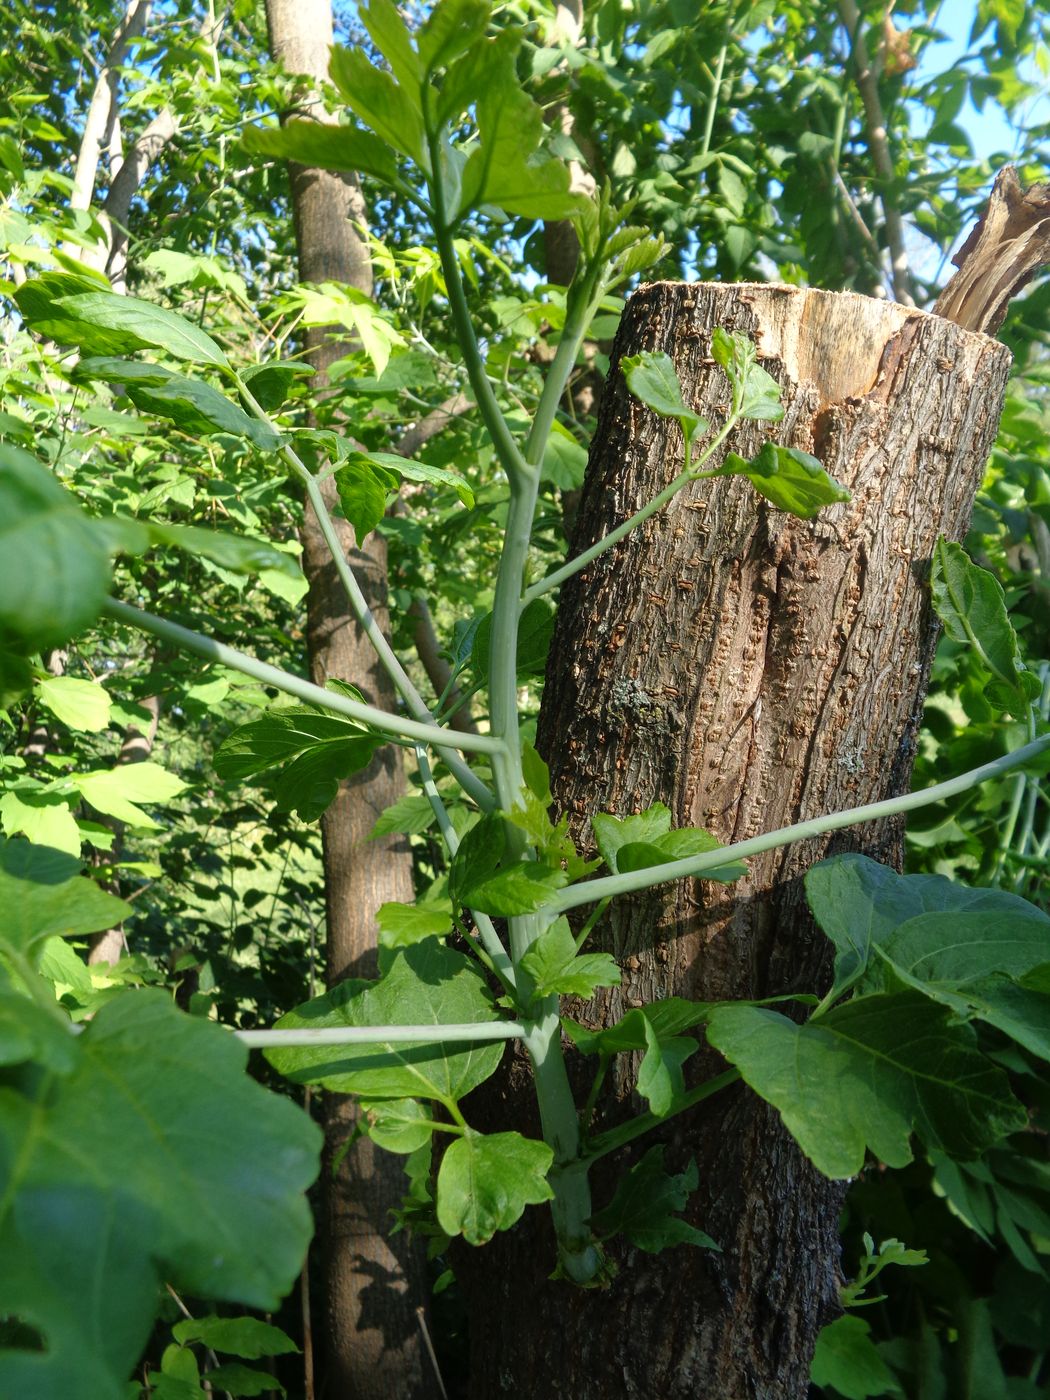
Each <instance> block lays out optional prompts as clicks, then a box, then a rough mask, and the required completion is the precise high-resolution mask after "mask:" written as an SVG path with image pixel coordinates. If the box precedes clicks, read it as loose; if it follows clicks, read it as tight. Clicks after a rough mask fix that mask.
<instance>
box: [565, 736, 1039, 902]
mask: <svg viewBox="0 0 1050 1400" xmlns="http://www.w3.org/2000/svg"><path fill="white" fill-rule="evenodd" d="M1047 748H1050V734H1046V735H1044V736H1043V737H1042V738H1041V739H1036V740H1035V741H1034V743H1031V744H1026V745H1025V746H1024V748H1022V749H1017V750H1016V751H1015V752H1014V753H1011V754H1006V755H1004V756H1003V757H1002V758H997V759H994V760H993V761H992V762H991V763H984V764H982V765H981V766H980V767H979V768H972V769H970V771H969V772H968V773H962V774H960V775H959V777H957V778H949V779H948V781H947V782H943V783H936V784H935V785H934V786H933V787H928V788H923V789H922V791H921V792H909V793H905V794H904V795H903V796H901V797H889V798H886V799H885V801H883V802H870V803H867V804H866V805H864V806H862V807H850V808H848V809H847V810H846V811H845V812H829V813H825V814H824V815H823V816H820V817H812V818H811V819H810V820H809V821H804V822H796V823H795V824H794V825H793V826H785V827H781V828H780V830H779V831H769V832H766V833H765V834H764V835H762V836H752V837H751V838H750V839H749V840H747V841H737V842H734V844H733V845H731V846H720V847H719V848H718V849H717V850H716V851H706V852H704V854H703V855H698V856H687V857H686V858H685V859H683V860H672V861H668V862H667V863H666V864H664V865H652V866H650V867H649V868H648V869H646V870H633V871H629V872H628V873H627V874H625V875H607V876H605V877H604V878H603V879H600V880H587V881H584V882H583V883H582V884H579V885H570V886H569V888H568V889H565V890H562V891H560V892H559V893H558V894H556V895H555V896H554V897H553V898H552V900H551V902H550V904H548V905H546V906H545V907H544V910H543V913H544V915H545V916H547V917H556V916H557V915H559V914H564V913H565V912H566V910H568V909H575V908H577V907H578V906H579V905H581V904H590V903H591V902H592V901H593V900H596V899H610V898H613V897H614V896H616V895H621V894H634V893H636V892H637V891H638V890H647V889H651V888H652V887H653V886H654V885H663V884H666V883H667V882H668V881H671V880H684V879H686V878H687V877H688V876H702V875H703V873H704V871H705V870H713V869H716V868H717V867H718V866H720V865H727V864H728V863H729V862H730V861H734V860H744V859H746V858H747V857H748V856H757V855H761V854H762V853H763V852H764V851H772V850H775V849H776V848H777V847H778V846H790V845H791V844H792V843H793V842H795V841H807V840H810V839H811V838H812V837H815V836H825V835H827V833H828V832H829V831H841V830H842V828H843V827H846V826H859V825H860V824H861V823H862V822H873V821H881V820H883V819H884V818H886V817H896V816H899V815H900V814H901V813H903V812H914V811H916V810H918V809H919V808H920V807H928V806H929V805H930V804H931V803H933V802H942V801H944V799H945V798H946V797H957V796H958V795H959V793H961V792H968V791H969V790H970V788H973V787H977V786H978V784H979V783H985V782H988V781H989V780H990V779H992V778H999V777H1002V775H1003V774H1004V773H1008V772H1010V770H1011V769H1013V768H1017V767H1019V765H1020V764H1022V763H1027V762H1029V760H1030V759H1033V758H1035V757H1037V756H1038V755H1039V754H1041V753H1043V752H1044V751H1045V750H1046V749H1047Z"/></svg>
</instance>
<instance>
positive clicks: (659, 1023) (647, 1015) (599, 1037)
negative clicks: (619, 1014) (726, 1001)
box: [562, 997, 719, 1055]
mask: <svg viewBox="0 0 1050 1400" xmlns="http://www.w3.org/2000/svg"><path fill="white" fill-rule="evenodd" d="M717 1005H719V1003H718V1002H706V1001H686V1000H685V999H684V998H683V997H666V998H664V999H663V1000H662V1001H651V1002H650V1003H649V1005H648V1006H639V1007H635V1008H634V1010H632V1011H628V1013H627V1015H626V1016H624V1017H623V1019H622V1020H620V1021H617V1022H616V1024H615V1025H613V1026H606V1027H605V1028H604V1029H603V1030H597V1031H592V1030H588V1029H587V1028H586V1027H585V1026H581V1025H580V1024H579V1023H578V1022H576V1021H571V1020H569V1019H568V1018H566V1019H565V1020H563V1023H562V1024H563V1025H564V1027H565V1030H566V1033H567V1034H568V1035H569V1037H570V1039H571V1040H572V1041H573V1043H574V1045H575V1046H576V1048H577V1050H580V1051H582V1053H583V1054H584V1055H599V1054H600V1055H618V1054H620V1053H621V1052H623V1051H629V1050H645V1049H647V1048H648V1045H649V1035H650V1029H651V1030H652V1031H653V1032H655V1034H656V1037H657V1039H658V1040H665V1039H669V1038H671V1037H674V1036H678V1035H680V1034H681V1032H682V1031H688V1030H691V1029H692V1028H693V1027H694V1026H699V1025H700V1024H701V1022H703V1021H706V1020H707V1019H708V1017H709V1016H710V1014H711V1011H712V1009H713V1008H714V1007H715V1006H717ZM694 1046H695V1042H694Z"/></svg>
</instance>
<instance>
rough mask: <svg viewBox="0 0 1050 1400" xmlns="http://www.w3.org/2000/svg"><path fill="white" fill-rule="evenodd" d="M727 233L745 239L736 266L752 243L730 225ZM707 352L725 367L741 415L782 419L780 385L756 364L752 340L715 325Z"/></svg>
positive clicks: (748, 250)
mask: <svg viewBox="0 0 1050 1400" xmlns="http://www.w3.org/2000/svg"><path fill="white" fill-rule="evenodd" d="M727 233H728V234H730V235H731V234H733V233H738V234H743V235H744V236H745V238H746V239H747V247H746V250H741V254H740V256H739V257H737V258H735V261H736V263H737V265H738V266H739V264H740V263H742V262H743V261H744V259H745V258H746V257H748V256H750V253H751V251H752V249H753V247H754V243H753V241H752V240H751V239H750V237H749V235H748V231H746V230H743V229H734V228H730V229H729V230H728V231H727ZM711 354H712V355H713V356H714V358H715V360H716V361H717V362H718V363H719V364H720V365H721V366H722V368H723V369H724V370H725V372H726V377H727V378H728V380H729V382H730V384H732V386H733V389H734V392H735V393H736V395H737V396H738V397H739V401H740V416H741V417H742V418H757V419H761V420H764V421H766V422H778V421H779V420H780V419H781V418H783V416H784V406H783V404H782V403H781V402H780V385H779V384H778V383H777V381H776V380H775V379H774V378H773V377H772V375H770V374H767V373H766V371H765V370H764V369H763V368H762V366H761V365H760V364H759V363H758V352H757V350H756V349H755V345H754V342H753V341H751V340H749V339H748V338H747V336H746V335H740V334H739V333H738V332H736V331H726V330H723V329H722V327H721V326H716V327H715V329H714V330H713V331H712V332H711Z"/></svg>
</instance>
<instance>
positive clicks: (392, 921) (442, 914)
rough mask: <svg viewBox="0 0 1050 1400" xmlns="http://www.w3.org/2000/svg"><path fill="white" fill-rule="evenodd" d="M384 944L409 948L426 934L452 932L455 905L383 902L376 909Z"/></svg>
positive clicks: (430, 935)
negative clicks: (453, 907)
mask: <svg viewBox="0 0 1050 1400" xmlns="http://www.w3.org/2000/svg"><path fill="white" fill-rule="evenodd" d="M376 923H377V925H378V926H379V946H380V947H381V948H408V947H410V946H411V945H412V944H413V943H422V942H423V940H424V939H425V938H444V937H445V936H446V935H447V934H450V933H451V932H452V905H451V904H449V903H447V902H446V903H443V904H435V905H431V904H398V903H396V902H391V903H387V904H381V905H380V906H379V909H378V911H377V913H376Z"/></svg>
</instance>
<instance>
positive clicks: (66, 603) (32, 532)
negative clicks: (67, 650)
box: [0, 443, 110, 651]
mask: <svg viewBox="0 0 1050 1400" xmlns="http://www.w3.org/2000/svg"><path fill="white" fill-rule="evenodd" d="M109 586H110V563H109V551H108V549H107V547H106V541H105V538H104V537H103V536H102V535H101V533H100V532H99V531H98V530H97V529H96V527H95V523H94V522H93V521H91V520H89V519H88V517H87V516H86V515H85V514H84V512H83V511H82V510H81V509H80V507H79V506H78V505H77V503H76V501H75V500H74V498H73V497H72V496H71V495H70V494H69V492H68V491H65V490H64V489H63V488H62V487H61V486H60V485H59V484H58V482H57V481H56V480H55V478H54V477H53V476H52V474H51V472H49V471H48V469H47V468H46V467H45V466H43V465H42V464H41V463H40V462H38V461H37V460H36V458H34V457H31V456H30V455H29V453H28V452H23V451H22V449H21V448H19V447H11V446H9V445H7V444H4V443H0V644H3V643H4V642H7V643H8V644H9V645H11V646H12V647H13V648H14V649H16V650H19V651H36V650H39V649H42V648H47V647H54V646H58V645H60V644H61V643H62V642H64V641H66V640H67V639H68V638H69V637H71V636H73V635H74V633H76V632H79V631H80V630H81V629H82V628H84V627H86V626H87V625H88V624H89V623H90V622H92V621H94V619H95V618H96V617H97V616H98V614H99V612H100V610H101V608H102V602H103V599H104V598H105V596H106V594H107V593H108V592H109Z"/></svg>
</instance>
